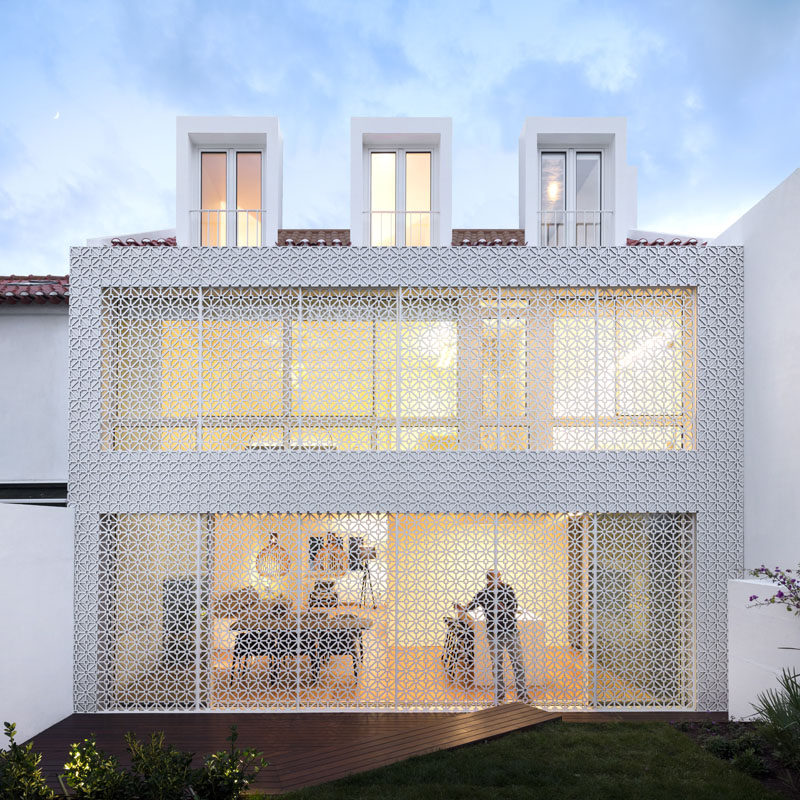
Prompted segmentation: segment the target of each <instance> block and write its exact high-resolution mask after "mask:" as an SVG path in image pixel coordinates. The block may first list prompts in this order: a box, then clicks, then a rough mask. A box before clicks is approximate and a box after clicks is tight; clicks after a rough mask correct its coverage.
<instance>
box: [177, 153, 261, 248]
mask: <svg viewBox="0 0 800 800" xmlns="http://www.w3.org/2000/svg"><path fill="white" fill-rule="evenodd" d="M205 153H225V154H226V155H225V195H226V201H225V206H226V208H225V212H226V214H225V220H226V225H225V228H226V241H225V244H224V245H214V244H205V245H201V241H202V227H203V225H202V212H203V211H205V210H206V209H203V208H202V198H203V155H204V154H205ZM238 153H259V154H260V155H261V208H260V209H259V213H260V220H259V223H260V226H261V236H260V241H259V242H257V243H256V244H249V243H248V244H239V243H238V233H239V226H238V216H237V209H236V178H237V176H236V170H237V164H236V156H237V154H238ZM195 186H196V190H195V192H194V195H193V200H194V202H195V203H196V211H197V212H198V218H197V220H196V221H194V220H193V221H192V240H193V241H194V242H196V243H197V245H199V246H202V247H263V246H264V245H265V244H266V228H267V219H266V217H267V212H268V209H267V208H266V194H267V148H266V147H265V146H258V145H240V146H225V145H196V146H195ZM231 205H233V207H231ZM231 221H233V225H231ZM231 230H233V231H234V234H233V238H235V239H237V241H236V242H234V243H231V242H230V241H229V239H230V238H231V236H230V234H229V233H228V231H231Z"/></svg>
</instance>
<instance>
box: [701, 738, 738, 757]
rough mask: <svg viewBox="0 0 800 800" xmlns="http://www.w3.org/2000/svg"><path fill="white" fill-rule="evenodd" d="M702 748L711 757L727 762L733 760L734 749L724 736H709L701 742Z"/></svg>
mask: <svg viewBox="0 0 800 800" xmlns="http://www.w3.org/2000/svg"><path fill="white" fill-rule="evenodd" d="M703 747H704V748H705V749H706V750H708V752H709V753H711V755H712V756H716V757H717V758H721V759H723V760H725V761H727V760H728V759H730V758H733V755H734V747H733V744H732V743H731V742H729V741H728V740H727V739H726V738H725V737H724V736H709V737H708V738H707V739H704V740H703Z"/></svg>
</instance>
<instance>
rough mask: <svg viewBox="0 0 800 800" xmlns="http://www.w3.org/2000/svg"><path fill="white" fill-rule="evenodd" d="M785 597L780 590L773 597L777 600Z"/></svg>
mask: <svg viewBox="0 0 800 800" xmlns="http://www.w3.org/2000/svg"><path fill="white" fill-rule="evenodd" d="M785 596H786V595H784V593H783V592H782V591H781V590H780V589H778V591H777V592H776V593H775V597H777V598H778V599H779V600H780V599H781V598H783V597H785Z"/></svg>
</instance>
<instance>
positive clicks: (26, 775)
mask: <svg viewBox="0 0 800 800" xmlns="http://www.w3.org/2000/svg"><path fill="white" fill-rule="evenodd" d="M3 727H4V730H5V735H6V737H7V738H8V750H0V800H52V798H53V797H55V794H54V793H53V791H52V790H51V789H50V788H49V787H48V786H47V784H46V783H45V780H44V776H43V775H42V770H41V767H40V766H39V764H40V763H41V760H42V757H41V755H40V754H39V753H34V752H33V745H32V744H31V743H28V744H24V745H19V744H17V743H16V741H15V739H14V737H15V735H16V732H17V726H16V725H15V724H14V723H13V722H6V723H4V724H3Z"/></svg>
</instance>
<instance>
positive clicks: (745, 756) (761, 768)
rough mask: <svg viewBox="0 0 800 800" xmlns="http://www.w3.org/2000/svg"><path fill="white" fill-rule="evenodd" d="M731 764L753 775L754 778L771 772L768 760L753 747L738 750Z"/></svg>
mask: <svg viewBox="0 0 800 800" xmlns="http://www.w3.org/2000/svg"><path fill="white" fill-rule="evenodd" d="M731 764H732V765H733V766H734V767H736V769H738V770H741V771H742V772H745V773H747V774H748V775H752V776H753V777H754V778H762V777H764V775H767V774H769V767H768V766H767V762H766V761H765V760H764V758H763V757H762V756H760V755H759V754H758V753H757V752H756V751H755V749H753V748H752V747H747V748H745V749H744V750H741V751H740V752H738V753H737V754H736V755H735V756H734V757H733V760H732V761H731Z"/></svg>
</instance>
